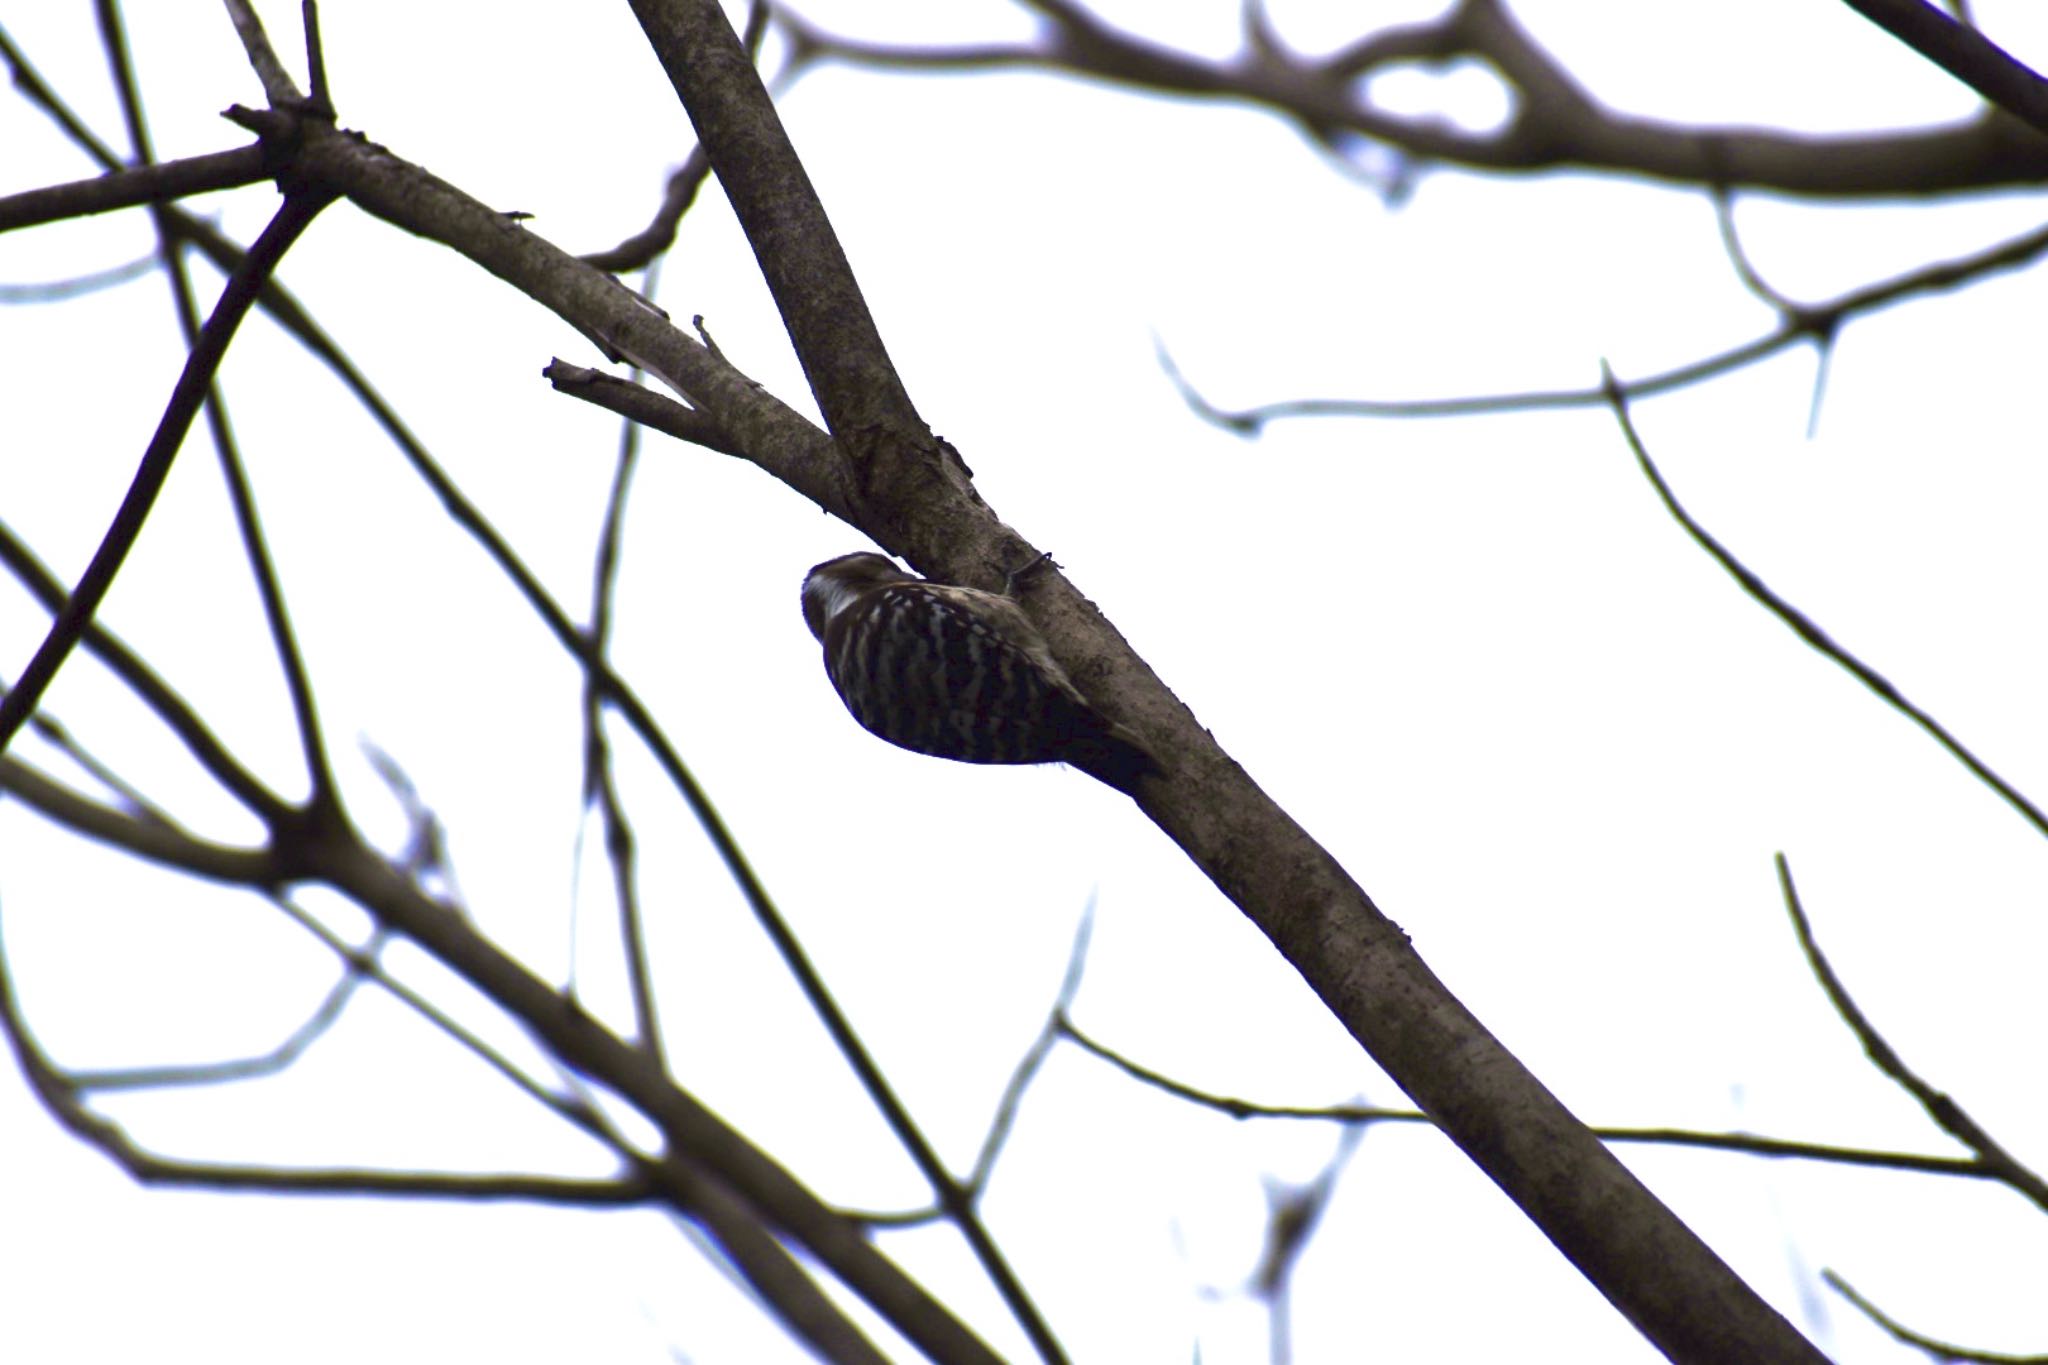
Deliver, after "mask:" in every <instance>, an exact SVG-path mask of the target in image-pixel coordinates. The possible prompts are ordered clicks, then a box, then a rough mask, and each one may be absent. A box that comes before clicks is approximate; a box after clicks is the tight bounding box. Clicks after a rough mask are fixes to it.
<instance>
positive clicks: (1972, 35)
mask: <svg viewBox="0 0 2048 1365" xmlns="http://www.w3.org/2000/svg"><path fill="white" fill-rule="evenodd" d="M1843 3H1844V4H1846V5H1848V7H1849V8H1850V9H1853V10H1855V11H1856V12H1857V13H1858V14H1860V15H1862V16H1863V17H1864V18H1866V19H1868V20H1869V21H1870V22H1871V23H1873V24H1876V25H1877V26H1878V27H1879V28H1881V29H1883V30H1884V31H1885V32H1887V33H1889V34H1891V35H1892V37H1894V38H1897V39H1898V40H1899V41H1900V42H1902V43H1904V44H1905V45H1906V46H1907V47H1910V48H1912V49H1913V50H1914V51H1915V52H1917V53H1919V54H1920V55H1921V56H1923V57H1925V58H1926V59H1927V60H1928V61H1930V62H1933V63H1934V64H1935V65H1936V66H1938V67H1940V68H1941V69H1942V70H1943V71H1946V72H1948V74H1949V75H1951V76H1954V77H1955V78H1956V79H1957V80H1959V81H1961V82H1962V83H1963V84H1964V85H1967V86H1969V87H1970V88H1971V89H1972V90H1974V91H1976V92H1977V93H1978V94H1980V95H1982V96H1983V97H1984V98H1985V100H1986V101H1988V102H1989V103H1991V104H1995V105H1997V106H1998V107H1999V108H2000V109H2003V110H2005V112H2006V113H2008V114H2011V115H2012V116H2013V117H2014V118H2017V119H2021V120H2023V121H2024V122H2026V123H2028V124H2030V125H2032V127H2033V128H2034V130H2035V131H2036V132H2042V133H2048V81H2044V80H2042V79H2041V77H2040V76H2039V75H2038V74H2036V73H2035V72H2034V70H2033V69H2032V68H2031V67H2028V66H2027V65H2025V64H2024V63H2022V62H2020V61H2019V60H2018V59H2016V58H2015V57H2014V56H2013V55H2012V54H2011V53H2010V52H2007V51H2006V50H2005V49H2004V48H2002V47H2000V46H1999V45H1998V44H1997V43H1994V42H1992V41H1991V40H1990V39H1989V38H1987V37H1985V36H1984V35H1983V34H1982V33H1981V32H1979V31H1978V30H1977V29H1976V28H1974V27H1972V26H1970V25H1968V24H1964V23H1958V22H1957V21H1956V20H1954V19H1952V18H1950V17H1949V16H1948V15H1946V14H1943V13H1942V12H1941V11H1940V10H1938V9H1936V8H1935V7H1934V6H1932V5H1929V4H1925V3H1923V0H1843Z"/></svg>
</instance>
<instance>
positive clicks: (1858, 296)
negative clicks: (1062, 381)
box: [1159, 227, 2048, 436]
mask: <svg viewBox="0 0 2048 1365" xmlns="http://www.w3.org/2000/svg"><path fill="white" fill-rule="evenodd" d="M2044 254H2048V227H2042V228H2036V229H2035V230H2034V231H2032V232H2029V233H2025V234H2023V235H2022V236H2019V237H2014V238H2011V239H2010V240H2008V241H2004V242H2001V243H1999V244H1998V245H1996V246H1993V247H1990V248H1987V249H1986V250H1984V251H1981V252H1976V253H1973V254H1971V255H1969V256H1962V257H1957V258H1956V259H1953V260H1948V261H1937V262H1935V263H1934V264H1932V265H1927V266H1922V267H1919V268H1918V269H1914V270H1909V271H1907V272H1906V273H1904V274H1902V275H1898V276H1895V277H1893V278H1892V279H1889V280H1883V281H1880V282H1878V283H1876V284H1871V285H1865V286H1864V287H1863V288H1861V289H1857V290H1852V291H1851V292H1849V293H1847V294H1843V295H1841V296H1839V297H1837V298H1834V299H1832V300H1829V301H1828V302H1826V303H1817V304H1805V305H1795V306H1794V307H1792V308H1791V309H1789V310H1786V311H1784V312H1781V313H1780V315H1779V320H1778V325H1777V326H1776V327H1774V328H1772V329H1771V330H1770V331H1769V332H1767V333H1765V334H1764V335H1762V336H1760V337H1757V338H1755V339H1754V340H1751V341H1746V342H1743V343H1742V344H1741V345H1739V346H1734V347H1730V348H1729V349H1728V350H1725V351H1719V352H1716V353H1715V354H1713V355H1710V356H1706V357H1704V358H1702V359H1699V360H1694V361H1690V362H1688V363H1686V364H1684V365H1680V366H1678V367H1676V368H1674V369H1669V370H1663V371H1659V372H1658V373H1656V374H1653V375H1649V376H1647V377H1645V378H1641V379H1631V380H1628V381H1626V382H1622V381H1619V380H1617V381H1616V387H1618V388H1619V389H1620V391H1621V395H1622V397H1623V398H1625V399H1627V400H1628V401H1629V402H1632V403H1633V402H1637V401H1640V400H1642V399H1645V398H1654V397H1657V396H1658V395H1661V394H1666V393H1672V392H1675V391H1677V390H1679V389H1684V388H1689V387H1691V386H1692V385H1694V384H1699V383H1703V382H1705V381H1707V380H1710V379H1718V378H1720V377H1721V376H1723V375H1727V374H1732V373H1734V372H1735V371H1737V370H1740V369H1743V368H1744V367H1746V366H1749V365H1754V364H1756V363H1757V362H1758V361H1761V360H1768V359H1769V358H1770V357H1772V356H1774V355H1777V354H1779V353H1780V352H1782V351H1785V350H1788V349H1789V348H1791V347H1793V346H1796V345H1800V344H1802V343H1805V342H1809V341H1812V342H1816V343H1819V344H1821V345H1823V347H1825V345H1826V344H1827V343H1828V342H1830V341H1831V340H1832V339H1833V338H1834V337H1835V336H1836V335H1837V334H1838V333H1839V332H1840V331H1841V330H1842V328H1843V327H1844V326H1846V325H1847V324H1848V323H1849V322H1850V321H1852V320H1854V319H1856V318H1860V317H1864V316H1867V315H1869V314H1871V313H1875V312H1878V311H1880V310H1882V309H1884V308H1887V307H1890V306H1891V305H1893V304H1896V303H1901V302H1904V301H1906V300H1908V299H1913V298H1918V297H1921V296H1924V295H1931V294H1941V293H1946V292H1948V291H1949V290H1952V289H1958V288H1962V287H1964V286H1967V285H1971V284H1975V283H1978V282H1980V281H1982V280H1985V279H1988V278H1990V277H1991V276H1993V275H1998V274H2002V273H2004V272H2005V271H2008V270H2017V269H2021V268H2023V267H2025V266H2029V265H2032V264H2033V263H2034V262H2035V261H2037V260H2039V259H2040V258H2041V257H2042V256H2043V255H2044ZM1823 354H1825V350H1824V351H1823ZM1159 361H1160V365H1161V367H1162V368H1163V369H1165V371H1166V374H1167V378H1168V379H1169V380H1171V381H1172V383H1173V384H1174V386H1175V387H1176V388H1178V389H1179V390H1180V394H1181V397H1182V399H1183V400H1185V401H1186V403H1187V404H1188V406H1189V407H1191V408H1193V409H1194V410H1195V413H1196V414H1197V415H1198V416H1200V417H1202V418H1203V419H1205V420H1207V421H1210V422H1214V423H1215V424H1216V425H1218V426H1220V427H1223V428H1225V429H1226V430H1229V431H1234V432H1236V433H1237V434H1239V435H1241V436H1255V435H1257V434H1259V433H1260V432H1261V431H1263V430H1264V429H1265V427H1266V426H1267V424H1269V423H1271V422H1275V421H1278V420H1280V419H1281V418H1287V417H1369V418H1424V417H1476V416H1481V415H1484V414H1491V413H1507V412H1553V411H1560V410H1565V409H1573V408H1590V407H1605V406H1606V405H1607V404H1608V403H1609V401H1610V400H1609V398H1608V388H1607V386H1606V385H1594V386H1592V387H1589V388H1583V389H1548V390H1529V391H1525V392H1521V393H1495V394H1475V395H1471V396H1466V397H1455V398H1415V399H1372V398H1299V399H1291V400H1288V401H1285V402H1279V403H1262V404H1259V405H1257V406H1255V407H1249V408H1238V409H1229V408H1222V407H1218V406H1217V405H1215V404H1213V403H1211V402H1210V401H1209V400H1208V399H1207V398H1205V397H1204V396H1203V395H1202V393H1201V392H1200V391H1199V390H1198V389H1196V388H1195V387H1194V385H1192V384H1191V383H1189V382H1188V381H1187V380H1186V379H1185V378H1183V377H1182V375H1181V373H1180V370H1179V368H1178V367H1177V366H1176V365H1175V364H1174V362H1173V359H1172V357H1171V356H1170V355H1168V354H1167V352H1166V349H1165V347H1164V345H1163V344H1162V345H1160V346H1159Z"/></svg>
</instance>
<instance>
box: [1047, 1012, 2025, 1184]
mask: <svg viewBox="0 0 2048 1365" xmlns="http://www.w3.org/2000/svg"><path fill="white" fill-rule="evenodd" d="M1060 1035H1061V1036H1062V1037H1064V1038H1066V1039H1068V1040H1069V1041H1071V1042H1072V1043H1074V1044H1075V1045H1076V1046H1078V1047H1079V1048H1080V1049H1081V1050H1082V1051H1084V1052H1086V1053H1088V1054H1089V1055H1091V1056H1094V1057H1097V1058H1099V1059H1101V1060H1102V1061H1104V1062H1107V1063H1109V1065H1111V1066H1113V1067H1115V1068H1116V1069H1117V1070H1119V1071H1121V1072H1123V1073H1124V1074H1125V1075H1126V1076H1129V1077H1130V1078H1131V1079H1133V1080H1135V1081H1138V1082H1140V1083H1142V1084H1144V1085H1147V1086H1150V1087H1152V1088H1153V1089H1155V1090H1159V1091H1162V1092H1163V1093H1165V1094H1168V1095H1172V1096H1173V1097H1174V1098H1176V1099H1180V1100H1185V1101H1187V1102H1188V1103H1189V1104H1195V1105H1200V1106H1201V1107H1202V1108H1204V1109H1213V1110H1215V1111H1216V1112H1217V1113H1220V1114H1228V1115H1229V1116H1230V1117H1232V1118H1234V1119H1292V1120H1306V1121H1313V1122H1318V1123H1342V1124H1346V1125H1349V1126H1353V1127H1366V1126H1369V1125H1371V1124H1375V1123H1419V1124H1429V1123H1430V1122H1431V1120H1430V1117H1429V1115H1427V1114H1425V1113H1422V1112H1421V1111H1420V1110H1417V1109H1389V1108H1385V1107H1382V1106H1378V1105H1366V1104H1329V1105H1290V1104H1261V1103H1258V1102H1256V1101H1253V1100H1247V1099H1241V1098H1238V1097H1236V1096H1231V1095H1218V1094H1214V1093H1212V1092H1210V1091H1206V1090H1202V1089H1199V1088H1198V1087H1196V1086H1192V1085H1189V1084H1188V1083H1187V1082H1185V1081H1179V1080H1175V1079H1174V1078H1173V1077H1171V1076H1168V1075H1166V1074H1165V1073H1163V1072H1160V1071H1156V1070H1154V1069H1153V1068H1151V1067H1148V1066H1145V1065H1143V1064H1142V1063H1139V1062H1135V1061H1133V1060H1131V1059H1130V1058H1129V1057H1126V1056H1124V1055H1123V1054H1122V1053H1120V1052H1118V1051H1116V1050H1115V1049H1114V1048H1111V1047H1108V1046H1106V1045H1105V1044H1103V1043H1101V1042H1099V1041H1098V1040H1096V1039H1095V1038H1093V1037H1091V1036H1089V1035H1088V1034H1087V1033H1084V1032H1082V1030H1081V1029H1080V1028H1079V1027H1078V1026H1076V1025H1075V1023H1074V1021H1073V1020H1072V1019H1071V1018H1064V1017H1063V1018H1062V1019H1061V1020H1060ZM1591 1131H1592V1132H1593V1134H1594V1136H1596V1137H1598V1138H1599V1139H1600V1140H1601V1141H1603V1142H1619V1143H1634V1144H1640V1145H1643V1146H1658V1147H1698V1148H1704V1149H1707V1150H1710V1151H1719V1152H1739V1153H1741V1154H1743V1155H1745V1156H1762V1157H1772V1158H1778V1159H1796V1160H1802V1161H1824V1162H1828V1163H1831V1164H1833V1165H1838V1166H1868V1167H1877V1168H1881V1169H1884V1170H1898V1171H1918V1172H1922V1173H1924V1174H1928V1175H1949V1176H1963V1177H1966V1178H1969V1179H1974V1180H1997V1179H2000V1176H1999V1174H1998V1172H1997V1171H1995V1170H1992V1169H1991V1168H1990V1167H1989V1166H1987V1165H1986V1164H1985V1163H1984V1162H1982V1161H1980V1160H1976V1159H1974V1158H1970V1157H1952V1156H1928V1155H1925V1154H1923V1153H1919V1152H1884V1151H1875V1150H1872V1149H1870V1148H1864V1147H1837V1146H1832V1145H1830V1144H1828V1143H1821V1142H1794V1141H1791V1140H1789V1139H1786V1138H1768V1137H1757V1136H1754V1135H1752V1134H1749V1133H1706V1132H1699V1131H1696V1130H1693V1129H1687V1128H1638V1127H1613V1126H1608V1127H1596V1128H1593V1129H1592V1130H1591Z"/></svg>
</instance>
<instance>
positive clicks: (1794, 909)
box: [1777, 853, 2048, 1209]
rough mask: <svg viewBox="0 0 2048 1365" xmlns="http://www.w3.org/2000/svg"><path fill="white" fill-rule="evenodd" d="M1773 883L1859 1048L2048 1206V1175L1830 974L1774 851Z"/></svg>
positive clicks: (2008, 1180) (2009, 1179) (1996, 1168)
mask: <svg viewBox="0 0 2048 1365" xmlns="http://www.w3.org/2000/svg"><path fill="white" fill-rule="evenodd" d="M1777 864H1778V887H1779V889H1780V890H1781V891H1783V892H1784V894H1785V910H1786V913H1787V914H1789V915H1791V916H1792V927H1793V929H1794V930H1796V931H1797V932H1798V934H1799V946H1800V948H1802V949H1803V950H1804V951H1805V953H1806V960H1807V962H1808V964H1809V965H1811V966H1812V968H1813V975H1814V978H1815V979H1816V980H1818V981H1819V982H1820V986H1821V989H1822V990H1823V991H1826V992H1827V997H1828V1003H1830V1004H1832V1005H1833V1006H1834V1007H1835V1013H1837V1014H1839V1015H1841V1016H1842V1022H1843V1023H1845V1024H1847V1025H1848V1026H1849V1029H1850V1031H1851V1032H1852V1033H1854V1034H1855V1035H1856V1041H1857V1042H1859V1043H1861V1044H1863V1050H1864V1052H1865V1053H1867V1054H1869V1057H1870V1060H1871V1061H1872V1062H1873V1063H1875V1064H1876V1066H1877V1069H1878V1070H1879V1071H1882V1072H1883V1073H1884V1074H1885V1075H1887V1076H1889V1077H1891V1078H1892V1080H1894V1081H1896V1082H1897V1083H1898V1084H1899V1087H1900V1088H1901V1089H1903V1090H1904V1091H1905V1092H1906V1093H1907V1094H1909V1095H1911V1096H1912V1097H1913V1098H1914V1099H1915V1100H1917V1101H1919V1104H1920V1107H1921V1108H1922V1109H1924V1110H1926V1111H1927V1116H1928V1117H1929V1118H1931V1119H1933V1120H1934V1121H1935V1122H1936V1123H1938V1124H1940V1125H1941V1128H1942V1131H1944V1132H1946V1133H1947V1134H1949V1136H1951V1137H1953V1138H1954V1139H1955V1140H1956V1141H1958V1142H1960V1143H1962V1144H1963V1145H1964V1146H1965V1147H1968V1148H1969V1149H1970V1150H1971V1151H1973V1152H1975V1153H1976V1154H1977V1156H1978V1157H1979V1159H1981V1160H1982V1161H1983V1162H1984V1164H1985V1165H1986V1166H1988V1167H1989V1168H1990V1169H1991V1170H1992V1172H1993V1173H1994V1175H1995V1176H1996V1178H1997V1179H1998V1180H2000V1181H2001V1182H2003V1183H2004V1184H2007V1185H2010V1186H2012V1187H2013V1188H2014V1189H2015V1190H2018V1191H2019V1192H2020V1193H2021V1194H2023V1195H2025V1196H2026V1197H2027V1198H2029V1199H2031V1200H2033V1201H2034V1203H2036V1204H2038V1205H2039V1206H2040V1207H2041V1208H2043V1209H2048V1180H2043V1179H2042V1178H2041V1177H2040V1176H2039V1175H2037V1174H2035V1173H2034V1172H2033V1171H2031V1170H2029V1169H2027V1167H2026V1166H2024V1165H2022V1164H2021V1163H2020V1161H2019V1159H2018V1158H2017V1157H2015V1156H2013V1154H2012V1153H2011V1152H2008V1151H2007V1150H2006V1149H2005V1148H2004V1147H2003V1146H2002V1145H2000V1143H1999V1142H1998V1141H1997V1139H1995V1138H1993V1137H1992V1136H1991V1134H1990V1133H1989V1132H1987V1131H1985V1129H1984V1127H1983V1125H1981V1124H1979V1123H1978V1122H1977V1121H1976V1120H1975V1119H1973V1118H1971V1117H1970V1115H1969V1113H1968V1112H1967V1111H1965V1110H1964V1108H1963V1107H1962V1106H1961V1105H1960V1104H1957V1103H1956V1102H1955V1100H1954V1099H1952V1098H1951V1097H1949V1096H1948V1095H1944V1094H1943V1093H1941V1092H1940V1091H1939V1090H1936V1089H1935V1088H1934V1087H1933V1086H1931V1085H1929V1084H1928V1083H1927V1082H1926V1081H1924V1080H1922V1079H1921V1078H1920V1077H1919V1075H1917V1074H1916V1073H1915V1072H1914V1071H1913V1069H1912V1068H1911V1067H1908V1066H1907V1065H1906V1063H1905V1062H1904V1060H1902V1059H1901V1058H1900V1056H1899V1054H1898V1052H1897V1050H1895V1049H1894V1048H1893V1047H1892V1045H1891V1044H1890V1043H1889V1042H1887V1041H1885V1037H1884V1035H1883V1034H1881V1033H1879V1032H1878V1031H1877V1028H1876V1026H1875V1025H1874V1024H1872V1023H1871V1022H1870V1019H1869V1017H1868V1016H1866V1015H1865V1014H1864V1013H1863V1011H1862V1010H1861V1009H1860V1008H1858V1007H1857V1004H1856V1002H1855V1001H1854V1000H1852V999H1851V998H1850V997H1849V991H1848V988H1847V987H1846V986H1844V985H1843V984H1842V979H1841V978H1840V977H1839V976H1837V975H1836V974H1835V969H1834V967H1833V966H1832V965H1830V964H1829V962H1828V960H1827V957H1826V956H1825V955H1824V954H1823V953H1822V952H1821V950H1820V944H1819V942H1818V941H1817V940H1816V939H1815V938H1814V936H1813V925H1812V923H1811V922H1809V921H1808V919H1807V917H1806V910H1805V907H1803V906H1802V905H1800V903H1799V892H1798V889H1797V888H1796V887H1794V886H1793V884H1792V866H1791V864H1790V863H1788V862H1787V861H1786V860H1785V855H1784V854H1782V853H1780V854H1778V855H1777Z"/></svg>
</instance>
